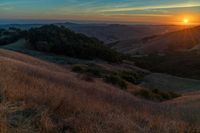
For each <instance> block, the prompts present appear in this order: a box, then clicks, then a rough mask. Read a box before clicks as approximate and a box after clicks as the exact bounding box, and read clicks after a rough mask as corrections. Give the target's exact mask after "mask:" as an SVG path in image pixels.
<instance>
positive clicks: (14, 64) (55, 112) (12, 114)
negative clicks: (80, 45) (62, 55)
mask: <svg viewBox="0 0 200 133" xmlns="http://www.w3.org/2000/svg"><path fill="white" fill-rule="evenodd" d="M0 65H1V67H0V73H1V75H0V85H1V103H0V106H1V113H0V126H1V131H3V132H4V131H6V132H12V131H18V132H20V133H27V132H29V133H30V132H49V133H50V132H54V133H55V132H72V133H73V132H81V133H86V132H87V133H88V132H89V133H90V132H91V133H95V132H105V133H106V132H107V133H112V132H113V133H115V132H121V133H123V132H126V133H129V132H130V133H132V132H133V131H135V132H141V133H143V132H158V133H161V132H170V131H175V132H181V131H186V132H190V131H195V130H196V131H199V129H198V127H195V126H192V127H191V126H190V122H189V121H187V120H186V119H182V117H184V116H181V115H179V112H178V111H176V112H175V111H172V110H174V109H175V107H173V108H172V107H171V106H170V105H169V107H167V110H168V111H166V105H165V106H163V105H162V103H152V102H148V101H145V100H141V99H138V98H136V97H135V96H133V95H131V94H130V93H128V92H126V91H122V90H120V89H118V88H116V87H114V86H112V85H108V84H106V83H104V82H102V80H101V79H98V78H97V79H95V81H93V82H91V81H85V80H80V78H79V76H77V74H75V73H73V72H71V71H70V70H69V69H68V67H63V66H58V65H55V64H52V63H48V62H44V61H41V60H38V59H35V58H33V57H30V56H27V55H23V54H19V53H16V52H11V51H8V50H0ZM132 87H133V86H132ZM132 89H133V88H132ZM169 110H171V111H172V112H173V113H170V112H171V111H169ZM158 112H159V113H158ZM27 119H28V121H27ZM172 123H173V124H172ZM196 124H197V123H196ZM193 125H195V124H193Z"/></svg>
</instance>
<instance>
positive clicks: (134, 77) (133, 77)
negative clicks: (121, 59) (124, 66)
mask: <svg viewBox="0 0 200 133" xmlns="http://www.w3.org/2000/svg"><path fill="white" fill-rule="evenodd" d="M119 75H120V77H121V78H123V79H124V80H126V81H128V82H130V83H133V84H140V83H141V82H142V80H143V78H144V76H145V75H144V74H143V73H140V72H135V71H122V72H120V73H119Z"/></svg>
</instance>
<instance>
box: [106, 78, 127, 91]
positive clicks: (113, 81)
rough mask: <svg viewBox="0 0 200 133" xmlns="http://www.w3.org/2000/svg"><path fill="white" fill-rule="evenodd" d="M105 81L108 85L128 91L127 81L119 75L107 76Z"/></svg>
mask: <svg viewBox="0 0 200 133" xmlns="http://www.w3.org/2000/svg"><path fill="white" fill-rule="evenodd" d="M104 80H105V81H106V82H107V83H111V84H113V85H116V86H118V87H120V88H121V89H127V83H126V81H124V80H123V79H122V78H121V77H119V76H117V75H109V76H105V78H104Z"/></svg>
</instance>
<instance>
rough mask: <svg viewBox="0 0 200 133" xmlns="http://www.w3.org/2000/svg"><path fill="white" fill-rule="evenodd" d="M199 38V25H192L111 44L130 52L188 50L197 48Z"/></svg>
mask: <svg viewBox="0 0 200 133" xmlns="http://www.w3.org/2000/svg"><path fill="white" fill-rule="evenodd" d="M199 38H200V27H193V28H187V29H184V30H179V31H174V32H169V33H166V34H162V35H161V34H157V35H152V36H149V37H144V38H142V39H137V40H126V41H121V42H118V43H116V44H115V45H113V48H115V49H117V50H118V51H121V52H123V53H130V54H135V53H140V54H151V53H161V54H166V53H174V52H188V51H194V50H198V49H199V45H200V39H199Z"/></svg>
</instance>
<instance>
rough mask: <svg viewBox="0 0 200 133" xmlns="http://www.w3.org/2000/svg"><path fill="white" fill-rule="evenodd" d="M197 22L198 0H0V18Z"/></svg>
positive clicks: (199, 17)
mask: <svg viewBox="0 0 200 133" xmlns="http://www.w3.org/2000/svg"><path fill="white" fill-rule="evenodd" d="M186 18H187V19H189V21H190V23H200V0H0V19H56V20H63V19H66V20H94V21H116V22H136V23H169V24H181V23H182V22H183V19H186Z"/></svg>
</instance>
